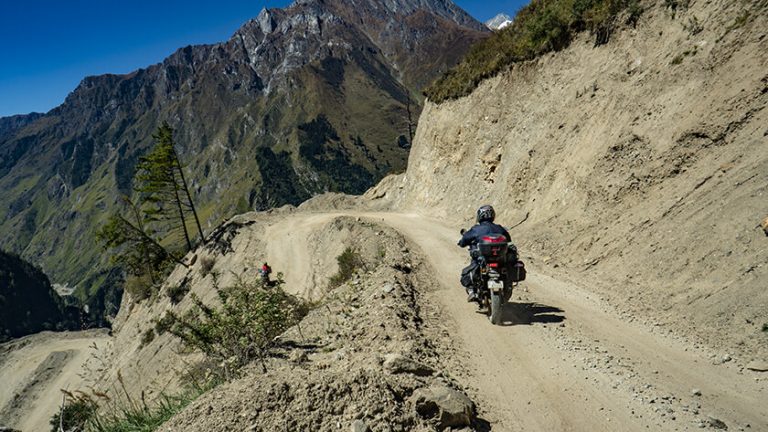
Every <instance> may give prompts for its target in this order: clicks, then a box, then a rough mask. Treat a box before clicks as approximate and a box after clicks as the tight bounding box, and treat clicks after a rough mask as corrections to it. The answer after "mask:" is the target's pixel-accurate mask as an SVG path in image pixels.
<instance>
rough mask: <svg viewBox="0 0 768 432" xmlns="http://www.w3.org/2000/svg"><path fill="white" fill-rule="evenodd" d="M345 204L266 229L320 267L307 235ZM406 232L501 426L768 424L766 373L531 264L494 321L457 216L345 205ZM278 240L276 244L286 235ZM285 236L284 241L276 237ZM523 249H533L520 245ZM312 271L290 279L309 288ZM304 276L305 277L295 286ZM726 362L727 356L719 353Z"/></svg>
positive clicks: (303, 266)
mask: <svg viewBox="0 0 768 432" xmlns="http://www.w3.org/2000/svg"><path fill="white" fill-rule="evenodd" d="M340 215H341V214H338V213H336V214H296V215H292V216H289V217H288V218H286V219H285V220H283V221H281V222H279V223H278V224H275V225H274V226H272V227H271V228H270V230H269V232H271V233H280V234H286V235H287V234H288V233H294V234H293V236H292V237H291V240H292V241H290V242H286V241H285V236H276V237H273V236H270V235H268V236H267V239H268V241H272V242H273V243H274V245H270V246H268V250H269V251H278V250H279V251H281V252H280V253H277V252H273V253H271V254H270V260H271V261H272V262H273V263H274V265H275V266H276V267H286V266H285V265H286V264H290V268H291V269H292V271H294V272H296V273H298V274H302V275H314V274H316V271H315V270H313V269H312V266H313V261H312V259H311V257H310V254H308V253H306V251H308V250H311V247H312V246H311V244H308V243H307V242H308V241H309V240H308V239H310V238H311V236H310V233H311V230H312V228H313V227H315V226H318V225H319V224H321V223H327V222H328V221H331V220H332V219H333V218H335V217H337V216H340ZM346 215H348V216H356V217H364V218H366V219H370V220H372V221H376V222H378V223H383V224H386V225H389V226H391V227H393V228H395V229H396V230H398V231H399V232H401V233H402V234H404V235H405V236H406V237H407V238H408V239H409V240H410V241H412V242H413V243H414V245H416V246H418V248H419V249H420V250H421V253H422V254H423V255H424V257H425V258H426V262H428V263H429V268H426V269H421V270H419V271H425V272H427V279H430V280H434V281H435V282H436V285H437V287H438V289H437V290H436V291H434V294H433V295H434V299H435V301H436V302H439V304H440V305H441V309H442V310H443V314H442V315H443V318H444V319H445V320H446V322H447V325H448V326H449V327H450V328H451V329H452V331H453V332H454V334H455V335H456V337H457V338H458V339H459V340H460V341H461V345H463V347H464V350H465V353H464V355H466V357H467V368H466V369H465V370H457V371H452V372H453V373H454V374H455V375H457V376H459V378H460V380H461V381H462V383H463V384H464V385H465V386H467V387H469V388H470V389H472V390H471V392H473V393H474V394H473V396H474V398H475V399H476V400H477V401H478V402H479V403H480V405H481V407H482V415H483V416H484V417H485V418H486V419H487V420H488V421H490V422H491V424H492V426H493V428H494V430H502V431H512V430H529V431H617V430H622V431H640V430H658V431H674V430H699V429H700V428H702V427H720V426H722V424H721V422H722V423H724V424H725V425H727V426H728V427H729V428H730V430H740V429H744V430H754V431H761V430H768V408H766V403H765V401H766V400H768V389H767V388H766V387H767V386H766V384H767V382H766V379H765V378H761V377H760V376H759V375H757V374H755V373H752V372H749V371H746V370H743V369H742V368H740V367H739V366H738V365H735V364H732V363H729V362H728V360H727V359H726V360H725V361H724V362H723V361H722V360H718V359H715V360H716V361H713V359H711V358H709V357H707V356H706V355H705V353H704V352H701V351H696V350H694V349H693V348H692V347H689V346H686V345H684V344H683V343H681V342H679V341H678V340H676V339H675V338H673V337H670V336H668V335H664V334H660V333H659V332H658V331H654V330H653V329H650V328H645V327H642V326H640V325H639V324H633V323H627V322H625V321H623V320H621V319H620V318H619V317H618V315H617V314H615V313H613V311H612V310H610V308H609V307H607V306H606V305H605V304H603V303H602V302H601V301H600V300H599V299H598V298H596V297H595V296H594V295H593V294H591V293H590V292H589V291H588V290H586V289H584V288H582V287H579V286H577V285H574V284H572V283H567V282H563V281H560V280H556V279H553V278H551V277H548V276H546V275H544V274H543V270H544V269H536V268H532V269H531V271H529V279H528V281H526V282H525V283H524V284H523V285H522V286H521V287H520V289H519V290H518V292H517V293H516V295H515V296H514V297H513V303H512V304H509V305H507V307H506V309H505V324H506V325H504V326H492V325H490V323H489V322H488V320H487V319H486V318H485V317H484V316H483V315H481V314H478V313H475V310H474V307H473V306H472V305H469V304H467V303H466V296H465V294H464V292H463V290H461V289H460V287H459V285H458V282H457V274H458V272H459V271H460V269H461V268H462V266H463V265H464V264H465V261H466V260H467V258H466V252H464V251H463V250H461V249H459V248H458V247H456V245H455V242H456V240H457V238H458V233H457V232H458V227H447V226H445V225H444V224H442V223H441V222H440V221H437V220H430V219H427V218H424V217H422V216H415V215H409V214H396V213H348V214H346ZM277 242H279V245H277ZM277 246H279V247H277ZM523 255H525V251H523ZM314 279H315V278H314V276H307V277H305V278H302V279H301V280H300V279H291V276H289V279H288V281H289V282H290V283H289V284H288V286H289V287H290V286H293V287H295V289H297V291H299V292H311V289H312V288H311V286H310V284H311V283H314V282H315V281H314ZM296 284H299V285H301V286H296ZM714 363H722V364H714Z"/></svg>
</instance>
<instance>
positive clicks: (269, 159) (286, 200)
mask: <svg viewBox="0 0 768 432" xmlns="http://www.w3.org/2000/svg"><path fill="white" fill-rule="evenodd" d="M256 158H257V159H258V162H259V174H260V175H261V179H262V182H261V187H260V190H259V191H258V192H257V193H255V194H252V195H251V197H250V201H251V202H250V204H249V207H253V208H255V209H256V210H266V209H269V208H273V207H280V206H283V205H285V204H291V205H299V204H300V203H301V202H303V201H304V200H306V199H308V198H309V194H307V192H306V191H305V190H304V189H303V188H302V186H301V180H300V179H299V177H298V175H296V170H295V169H294V167H293V162H291V155H290V154H289V153H288V152H285V151H282V152H279V153H275V152H274V151H272V149H270V148H269V147H259V148H258V149H257V150H256Z"/></svg>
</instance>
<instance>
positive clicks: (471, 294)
mask: <svg viewBox="0 0 768 432" xmlns="http://www.w3.org/2000/svg"><path fill="white" fill-rule="evenodd" d="M476 301H478V299H477V292H476V291H475V290H474V288H467V303H472V302H476Z"/></svg>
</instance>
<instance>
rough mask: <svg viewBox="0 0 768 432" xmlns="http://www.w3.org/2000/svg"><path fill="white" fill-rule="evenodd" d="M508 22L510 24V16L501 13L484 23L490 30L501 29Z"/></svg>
mask: <svg viewBox="0 0 768 432" xmlns="http://www.w3.org/2000/svg"><path fill="white" fill-rule="evenodd" d="M510 24H512V17H510V16H509V15H507V14H503V13H500V14H498V15H496V16H495V17H493V18H491V19H490V20H488V21H486V23H485V25H486V26H488V28H489V29H491V30H501V29H503V28H504V27H506V26H508V25H510Z"/></svg>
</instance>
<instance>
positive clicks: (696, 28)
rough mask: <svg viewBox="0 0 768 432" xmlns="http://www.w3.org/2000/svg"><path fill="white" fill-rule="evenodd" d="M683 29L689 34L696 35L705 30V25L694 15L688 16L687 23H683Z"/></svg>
mask: <svg viewBox="0 0 768 432" xmlns="http://www.w3.org/2000/svg"><path fill="white" fill-rule="evenodd" d="M683 29H685V30H686V31H687V32H688V34H689V35H691V36H696V35H697V34H699V33H701V32H702V31H703V30H704V27H703V26H702V25H701V23H700V22H699V19H698V18H696V16H695V15H694V16H692V17H690V18H688V22H687V23H686V24H683Z"/></svg>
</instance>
